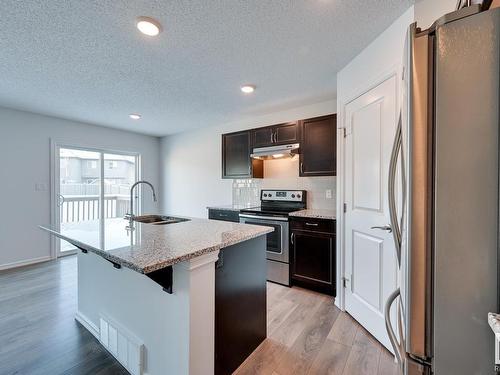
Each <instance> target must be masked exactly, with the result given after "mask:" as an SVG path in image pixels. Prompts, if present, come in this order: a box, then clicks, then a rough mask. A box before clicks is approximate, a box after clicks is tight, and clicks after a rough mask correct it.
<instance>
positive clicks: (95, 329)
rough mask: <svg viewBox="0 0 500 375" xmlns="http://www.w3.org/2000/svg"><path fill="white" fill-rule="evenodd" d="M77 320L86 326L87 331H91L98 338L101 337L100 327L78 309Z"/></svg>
mask: <svg viewBox="0 0 500 375" xmlns="http://www.w3.org/2000/svg"><path fill="white" fill-rule="evenodd" d="M75 320H76V321H77V322H78V323H80V324H81V325H82V326H84V327H85V328H86V329H87V331H89V332H90V333H91V334H92V335H93V336H94V337H95V338H96V339H97V340H99V339H100V337H99V336H100V335H99V328H98V327H97V326H96V325H95V324H94V323H92V322H91V321H90V319H89V318H87V317H86V316H85V315H83V314H82V313H81V312H80V311H77V312H76V314H75Z"/></svg>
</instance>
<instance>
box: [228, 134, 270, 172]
mask: <svg viewBox="0 0 500 375" xmlns="http://www.w3.org/2000/svg"><path fill="white" fill-rule="evenodd" d="M250 141H251V139H250V131H242V132H236V133H230V134H223V135H222V178H263V177H264V165H263V162H262V160H255V159H252V158H250V153H251V152H252V148H251V142H250Z"/></svg>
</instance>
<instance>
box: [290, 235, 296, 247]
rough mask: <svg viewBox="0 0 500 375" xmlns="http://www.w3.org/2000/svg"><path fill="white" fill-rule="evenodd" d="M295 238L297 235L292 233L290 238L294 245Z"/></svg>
mask: <svg viewBox="0 0 500 375" xmlns="http://www.w3.org/2000/svg"><path fill="white" fill-rule="evenodd" d="M294 238H295V233H292V235H291V236H290V242H291V243H292V245H293V240H294Z"/></svg>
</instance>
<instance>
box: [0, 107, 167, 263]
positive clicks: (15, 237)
mask: <svg viewBox="0 0 500 375" xmlns="http://www.w3.org/2000/svg"><path fill="white" fill-rule="evenodd" d="M138 126H140V124H138ZM51 138H55V139H56V140H60V141H64V142H66V143H68V144H75V145H79V144H81V145H86V146H88V145H91V146H93V147H98V148H105V149H112V150H118V151H132V152H139V153H140V154H141V156H142V165H141V167H142V177H143V178H144V179H146V180H149V181H151V183H153V185H155V186H157V187H158V188H159V185H160V179H159V171H160V167H159V144H160V142H159V138H156V137H150V136H144V135H139V134H135V133H131V132H124V131H120V130H113V129H108V128H104V127H99V126H94V125H88V124H83V123H77V122H73V121H69V120H63V119H59V118H55V117H48V116H42V115H38V114H33V113H28V112H22V111H16V110H11V109H5V108H0V176H1V177H0V199H1V205H0V207H1V218H0V269H2V268H8V267H11V266H15V265H19V264H23V263H25V262H31V261H36V260H46V259H48V258H49V256H50V239H49V235H48V234H47V233H45V232H42V231H41V230H40V229H38V228H37V226H38V225H41V224H43V225H50V185H49V183H50V139H51ZM36 184H44V185H45V186H46V187H47V189H46V190H45V191H35V185H36ZM146 194H149V192H147V193H146ZM161 198H162V196H161V195H159V199H160V200H161ZM158 207H159V204H153V203H152V202H151V199H150V197H149V195H147V196H145V197H144V198H143V211H145V212H156V211H157V210H158Z"/></svg>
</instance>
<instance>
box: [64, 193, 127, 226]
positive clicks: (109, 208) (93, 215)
mask: <svg viewBox="0 0 500 375" xmlns="http://www.w3.org/2000/svg"><path fill="white" fill-rule="evenodd" d="M129 206H130V198H129V197H128V196H127V195H118V194H117V195H107V196H105V198H104V217H105V218H115V217H124V216H125V214H126V213H127V211H128V209H129ZM59 207H60V218H61V223H72V222H79V221H86V220H97V219H99V218H100V214H101V210H100V200H99V196H98V195H66V196H62V195H61V197H60V202H59Z"/></svg>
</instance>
